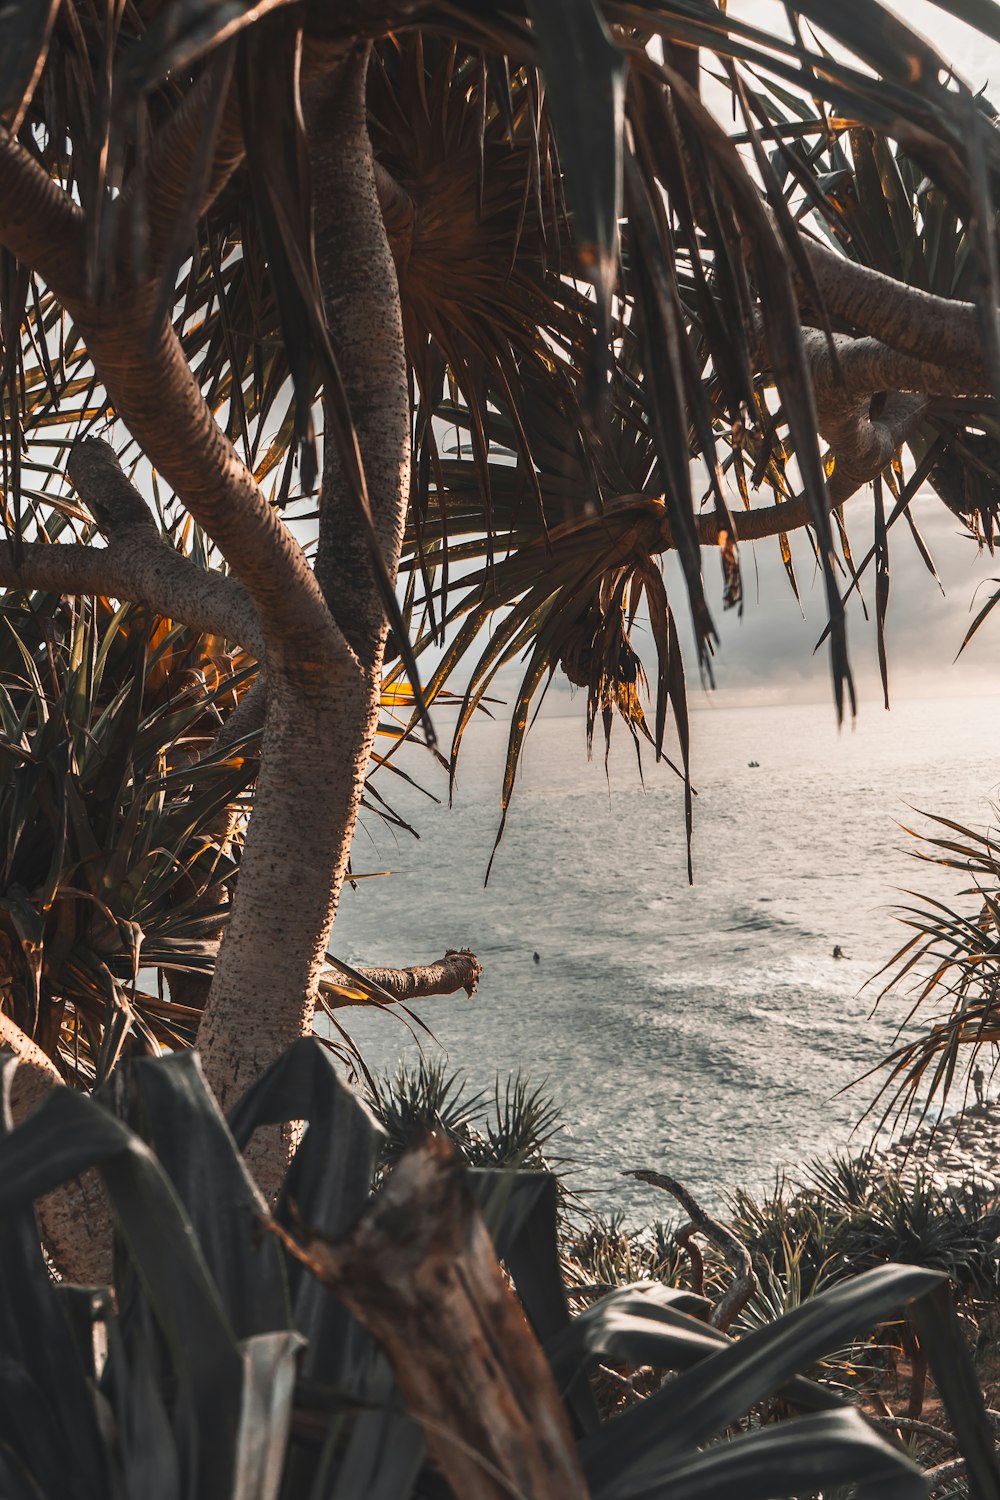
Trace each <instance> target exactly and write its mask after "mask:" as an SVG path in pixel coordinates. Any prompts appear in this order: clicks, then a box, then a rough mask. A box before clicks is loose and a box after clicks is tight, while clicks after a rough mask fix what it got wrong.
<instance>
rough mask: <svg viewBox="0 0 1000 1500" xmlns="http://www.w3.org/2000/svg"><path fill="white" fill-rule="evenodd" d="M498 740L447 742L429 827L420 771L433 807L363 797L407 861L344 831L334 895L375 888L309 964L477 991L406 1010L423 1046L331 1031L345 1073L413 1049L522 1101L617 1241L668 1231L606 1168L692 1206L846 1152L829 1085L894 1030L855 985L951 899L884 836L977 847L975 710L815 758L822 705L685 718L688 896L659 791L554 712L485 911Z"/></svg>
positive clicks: (902, 846)
mask: <svg viewBox="0 0 1000 1500" xmlns="http://www.w3.org/2000/svg"><path fill="white" fill-rule="evenodd" d="M441 730H442V733H443V736H444V737H447V735H448V729H447V725H445V724H442V726H441ZM507 732H508V729H507V725H506V724H503V723H498V722H493V723H490V722H483V723H481V724H478V725H477V726H476V727H474V728H473V729H471V730H470V731H469V733H468V736H467V742H466V745H465V747H464V750H463V757H464V759H463V762H462V763H461V765H460V772H459V779H458V785H457V788H456V793H455V799H454V804H453V806H451V807H450V808H449V807H448V806H447V800H446V786H445V782H444V778H443V776H442V775H441V774H440V773H436V772H435V770H434V768H433V766H432V765H431V763H430V760H429V757H428V756H427V755H426V754H423V755H422V756H420V757H416V756H414V755H410V757H409V758H408V759H407V760H406V761H405V762H403V764H404V765H405V767H406V769H407V770H408V771H409V772H410V773H411V774H413V775H415V776H418V777H420V778H421V779H422V781H423V782H424V784H425V785H426V786H427V787H429V788H430V789H431V790H433V791H435V792H436V793H438V794H439V795H442V796H444V798H445V801H444V802H443V803H442V804H436V803H434V802H432V801H430V800H428V799H427V798H426V797H425V796H423V795H422V794H420V793H418V792H415V791H414V790H413V789H412V788H410V787H409V786H407V785H406V784H405V783H404V782H403V781H402V780H401V779H400V778H397V777H393V776H387V775H385V774H383V775H382V776H381V777H380V779H379V781H378V782H377V783H376V784H377V786H378V788H379V790H380V792H381V793H382V794H383V795H384V796H386V797H387V798H389V799H390V800H391V802H392V804H393V806H394V807H395V808H396V810H397V811H398V812H399V813H400V814H402V815H403V816H404V817H405V818H407V819H408V820H409V821H411V822H412V823H413V824H414V826H415V827H417V828H418V830H419V832H420V839H419V841H417V840H414V839H413V838H411V837H409V836H408V835H406V834H401V833H394V832H393V831H391V830H389V829H388V828H387V827H386V826H385V825H384V824H383V823H381V822H380V820H379V819H377V818H376V817H373V816H372V815H370V814H369V815H367V816H366V817H365V819H364V827H363V830H362V831H360V832H359V835H358V837H357V839H356V840H355V845H354V868H355V871H356V872H357V873H358V874H367V873H374V872H379V871H385V870H391V871H393V872H394V873H392V874H391V875H389V876H386V877H385V878H373V879H365V880H361V881H359V882H358V885H357V888H356V889H354V890H346V891H345V893H344V896H343V899H342V904H341V910H340V914H339V916H338V918H337V923H336V927H335V929H334V936H333V943H332V948H333V951H334V952H335V953H338V954H339V955H341V956H342V957H344V958H345V959H347V960H348V962H351V963H369V964H375V963H378V964H390V965H404V964H411V963H419V962H427V961H430V960H432V959H435V958H438V957H440V956H441V955H442V954H443V953H444V952H445V950H446V949H448V948H457V947H471V948H473V949H474V950H475V952H476V953H477V954H478V955H479V957H480V959H481V960H482V962H483V965H484V969H485V972H484V976H483V980H482V983H481V986H480V988H479V992H478V993H477V995H476V996H475V998H474V999H472V1000H469V999H467V998H466V997H465V996H464V994H459V995H458V996H452V997H449V998H434V999H427V1000H424V1001H422V1002H419V1004H418V1005H417V1006H416V1007H415V1009H416V1011H417V1013H418V1014H419V1016H420V1018H421V1020H422V1021H423V1022H424V1023H425V1025H426V1026H427V1027H429V1028H430V1030H431V1032H432V1033H433V1036H428V1035H427V1034H426V1033H425V1032H422V1031H420V1030H419V1029H418V1030H417V1031H416V1032H415V1034H414V1033H411V1031H410V1030H408V1029H407V1027H406V1026H405V1025H404V1024H403V1022H402V1021H400V1020H398V1019H395V1018H394V1017H392V1016H389V1015H385V1014H372V1013H369V1012H367V1011H365V1012H363V1011H361V1010H358V1009H351V1010H348V1011H344V1012H342V1013H341V1014H342V1016H343V1018H344V1021H345V1023H346V1024H347V1026H348V1027H349V1029H350V1030H351V1032H352V1034H353V1036H354V1037H355V1039H356V1040H357V1042H358V1043H359V1044H360V1046H361V1048H362V1050H363V1053H364V1055H365V1057H366V1059H367V1061H368V1064H369V1065H370V1066H371V1067H372V1068H373V1069H376V1070H386V1069H389V1070H392V1069H394V1068H395V1067H396V1065H397V1064H398V1062H399V1061H400V1059H403V1058H406V1059H410V1060H413V1059H415V1058H416V1057H417V1056H418V1050H419V1049H420V1048H423V1049H424V1051H425V1052H426V1053H427V1054H428V1055H430V1056H440V1055H441V1054H442V1053H443V1054H444V1055H445V1056H446V1058H447V1061H448V1064H449V1066H451V1067H453V1068H454V1069H455V1070H457V1071H459V1072H461V1073H463V1074H464V1075H466V1076H467V1078H468V1080H469V1082H470V1085H471V1086H472V1087H474V1088H485V1089H487V1090H488V1091H489V1092H490V1093H492V1090H493V1084H494V1079H495V1076H496V1074H497V1073H498V1072H499V1073H500V1074H501V1075H502V1076H504V1077H506V1076H507V1075H508V1074H510V1073H512V1072H517V1071H518V1070H521V1071H523V1072H524V1073H525V1074H526V1075H527V1076H528V1077H529V1078H530V1079H531V1080H533V1081H536V1082H543V1081H544V1082H545V1084H546V1086H547V1088H548V1090H549V1091H550V1092H551V1093H552V1095H553V1096H554V1097H555V1099H556V1100H557V1101H558V1103H559V1105H560V1107H561V1111H562V1119H563V1126H564V1128H563V1132H562V1137H561V1140H560V1151H561V1154H563V1155H565V1156H567V1157H569V1158H571V1159H572V1162H573V1176H572V1179H571V1180H572V1182H573V1184H574V1186H575V1187H576V1188H577V1190H578V1191H582V1192H584V1193H586V1194H587V1195H588V1197H589V1199H590V1200H591V1201H592V1202H593V1204H594V1205H595V1206H596V1207H598V1208H600V1209H603V1210H605V1211H613V1210H614V1209H616V1208H620V1209H623V1210H624V1211H625V1213H626V1216H627V1217H628V1219H629V1220H630V1221H633V1222H637V1223H638V1222H644V1221H645V1220H648V1219H650V1218H653V1217H658V1216H666V1217H670V1216H672V1205H670V1204H669V1203H668V1201H666V1200H665V1199H664V1198H663V1195H662V1194H657V1193H656V1192H655V1191H653V1190H652V1189H649V1188H646V1187H644V1186H641V1185H639V1184H636V1183H629V1182H627V1181H625V1180H624V1179H623V1178H622V1177H621V1175H620V1174H621V1172H622V1171H623V1170H624V1169H627V1168H630V1167H654V1168H659V1169H661V1170H664V1171H668V1172H670V1173H671V1174H673V1175H674V1176H675V1177H678V1178H680V1179H681V1180H682V1181H683V1182H684V1183H686V1184H687V1186H688V1187H689V1188H690V1189H691V1190H692V1191H694V1192H695V1193H696V1194H699V1195H701V1196H702V1197H703V1198H704V1199H705V1201H706V1202H707V1203H710V1204H715V1205H718V1204H719V1203H720V1202H721V1201H722V1199H723V1195H724V1194H725V1192H726V1190H727V1189H731V1188H733V1187H735V1186H738V1185H744V1186H748V1187H751V1188H756V1189H759V1188H763V1187H766V1186H767V1185H768V1184H770V1183H771V1182H773V1180H774V1178H775V1174H776V1173H779V1172H782V1171H790V1172H791V1173H792V1175H794V1171H795V1169H796V1167H797V1166H799V1165H800V1164H801V1163H802V1162H803V1161H804V1160H806V1159H808V1158H810V1157H814V1156H817V1155H822V1154H825V1153H828V1152H830V1151H832V1150H834V1149H837V1148H841V1147H844V1146H846V1145H848V1144H851V1145H853V1146H855V1147H858V1148H860V1147H861V1146H863V1145H865V1144H867V1143H868V1142H869V1141H870V1139H871V1125H870V1123H869V1124H867V1125H861V1126H859V1120H860V1119H861V1117H862V1115H863V1112H864V1110H865V1107H866V1105H868V1104H869V1103H870V1102H871V1099H872V1097H873V1094H874V1091H875V1085H874V1084H873V1082H872V1081H871V1080H868V1081H867V1082H864V1083H861V1084H857V1085H856V1086H855V1087H853V1088H852V1087H849V1086H850V1085H851V1084H852V1083H854V1082H855V1080H857V1079H858V1078H859V1077H860V1076H861V1075H862V1074H864V1073H865V1072H866V1071H867V1070H868V1069H870V1068H872V1067H874V1065H875V1064H876V1063H877V1062H878V1060H879V1059H880V1057H882V1056H883V1055H884V1054H885V1053H886V1052H887V1051H888V1050H889V1048H890V1047H891V1045H892V1043H893V1040H894V1038H895V1036H896V1031H897V1027H898V1025H899V1023H900V1021H901V1020H902V1018H903V1016H904V1015H905V1010H906V1007H905V1005H904V1004H903V1003H902V1000H901V999H896V1000H892V999H890V1000H887V1001H884V1002H883V1003H882V1004H881V1005H880V1007H879V1008H878V1010H877V1011H876V1012H875V1014H874V1015H873V1014H872V1007H873V1004H874V1000H875V997H876V994H877V992H878V989H879V988H880V986H879V985H878V984H875V985H871V984H868V985H867V986H866V981H869V980H870V979H871V977H872V976H873V975H874V974H875V973H876V971H877V970H878V969H879V968H880V967H881V966H882V965H884V964H885V963H886V962H887V961H888V960H889V959H890V958H891V957H892V955H893V953H894V952H895V951H896V949H897V948H898V947H899V946H900V945H901V943H902V942H903V940H904V938H905V935H906V933H905V929H904V928H903V927H902V926H901V925H900V924H899V922H898V920H897V919H896V918H895V917H894V914H893V908H894V905H896V904H897V903H899V902H901V901H903V900H905V899H907V898H906V897H905V896H904V895H902V894H901V892H902V890H903V889H904V888H907V887H910V888H913V889H919V890H927V891H931V892H934V893H936V894H938V895H941V896H944V897H948V896H950V895H951V894H953V893H954V892H956V891H957V890H958V889H960V887H961V885H962V883H963V882H962V881H961V879H960V877H959V876H957V875H956V874H955V873H954V872H940V871H937V870H935V869H933V868H932V867H930V866H927V865H924V864H921V863H918V862H917V861H916V860H915V859H914V858H913V857H912V854H911V853H910V850H911V849H912V847H913V846H914V841H913V840H912V839H911V838H909V837H907V835H906V833H905V832H903V830H902V829H901V827H900V826H899V825H900V823H904V824H906V825H908V826H910V827H920V826H926V824H925V822H924V821H923V820H921V818H920V816H919V812H918V811H916V810H917V809H919V810H923V811H925V812H936V813H940V814H944V815H946V816H948V817H951V818H954V819H956V820H957V821H959V822H963V823H968V824H971V825H975V826H977V827H980V826H983V825H985V824H986V823H988V822H989V821H990V814H991V806H990V799H991V797H993V798H995V797H996V796H997V783H998V781H1000V695H994V696H990V697H981V698H977V699H968V700H966V699H948V700H944V701H940V702H936V701H910V702H903V703H900V704H898V705H896V706H894V708H893V710H892V712H891V713H889V714H886V713H884V712H882V711H881V710H880V709H879V708H876V707H875V706H873V705H870V704H869V705H868V706H866V707H865V708H864V710H863V712H862V714H861V716H860V718H859V720H858V721H857V724H856V727H855V728H853V729H851V728H845V729H844V730H842V731H840V732H839V733H838V731H837V727H836V723H835V719H834V714H833V710H832V708H831V707H830V706H829V705H827V704H818V705H796V706H792V707H769V708H724V707H712V708H709V707H706V708H703V709H701V710H699V711H696V712H695V713H694V714H693V715H692V765H693V779H694V782H695V786H696V788H697V792H698V795H697V797H696V798H695V804H694V849H693V854H694V884H693V886H689V884H688V881H687V868H686V853H685V838H684V816H683V799H682V794H681V786H680V783H679V781H678V780H677V778H676V777H675V776H674V775H673V773H672V772H671V771H670V770H669V769H668V768H667V767H665V766H663V765H662V764H661V765H660V766H656V765H654V764H653V762H652V759H651V758H650V757H648V756H647V757H644V784H643V782H641V781H640V779H639V776H638V773H637V770H636V763H635V756H634V753H633V752H632V750H631V747H630V742H629V741H628V740H627V737H626V736H625V735H622V734H620V735H618V736H617V740H618V743H617V746H616V747H613V750H612V755H611V760H610V774H609V776H607V777H606V775H605V769H604V764H603V746H602V747H601V749H600V751H598V750H597V749H595V755H594V759H593V761H592V762H588V760H587V756H586V745H585V737H584V727H583V721H582V712H581V711H580V707H579V706H573V707H572V712H571V716H568V717H561V718H560V717H552V718H543V719H540V720H539V721H538V723H537V724H536V725H535V726H534V728H533V730H532V731H531V733H530V734H529V736H528V742H527V749H526V753H525V757H524V766H523V773H522V774H521V776H520V777H519V779H518V783H517V786H516V789H515V794H514V798H513V802H512V806H511V811H510V816H509V819H508V825H507V831H506V833H505V836H504V838H503V841H502V843H501V844H500V848H499V851H498V853H497V856H496V859H495V861H494V865H493V870H492V873H491V876H490V880H489V884H488V885H487V886H485V887H484V883H483V882H484V877H485V873H486V867H487V864H488V861H489V857H490V852H491V850H492V847H493V840H494V835H495V832H496V827H497V822H498V817H499V810H500V786H501V777H502V767H503V760H504V754H505V749H506V739H507ZM752 761H756V762H758V763H759V764H758V765H757V766H751V764H750V762H752ZM965 883H967V882H965ZM835 946H839V947H840V948H841V950H842V952H843V953H844V954H845V955H847V956H846V957H845V958H843V959H835V958H834V957H833V950H834V947H835ZM535 953H537V954H538V955H539V962H537V963H536V962H535V961H534V958H533V955H534V954H535ZM845 1090H846V1092H844V1091H845ZM852 1132H853V1133H852Z"/></svg>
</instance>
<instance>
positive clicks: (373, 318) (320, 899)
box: [198, 51, 410, 1197]
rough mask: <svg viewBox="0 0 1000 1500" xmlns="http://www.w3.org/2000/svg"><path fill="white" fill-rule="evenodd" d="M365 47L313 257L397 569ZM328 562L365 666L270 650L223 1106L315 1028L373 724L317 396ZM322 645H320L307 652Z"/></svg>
mask: <svg viewBox="0 0 1000 1500" xmlns="http://www.w3.org/2000/svg"><path fill="white" fill-rule="evenodd" d="M367 61H368V54H367V51H365V52H364V53H359V54H357V55H356V56H354V57H352V58H351V59H349V60H348V61H347V62H345V63H344V64H343V65H342V66H341V67H340V68H338V69H337V70H336V71H335V72H334V73H333V74H332V75H331V76H330V78H329V79H327V80H325V81H324V83H323V84H322V86H321V92H320V93H319V94H318V95H317V96H316V97H315V99H313V100H312V101H310V105H311V107H310V134H311V144H310V160H311V163H312V167H313V174H314V185H313V192H314V201H315V205H316V237H317V261H318V266H319V271H320V280H321V284H322V288H323V294H324V303H325V307H326V314H327V322H328V325H329V329H330V334H331V340H332V343H333V347H334V350H335V351H336V354H337V358H338V360H339V362H340V366H341V370H342V372H343V376H344V382H345V385H346V387H347V390H348V395H349V398H350V402H351V409H352V413H353V415H354V419H355V424H356V430H357V435H358V440H359V445H360V449H361V456H362V461H363V463H364V467H365V473H366V477H367V481H368V487H369V494H370V500H371V509H372V515H373V519H374V522H375V530H376V535H377V537H378V540H379V544H380V545H381V546H382V548H383V553H384V556H385V560H386V563H387V565H388V567H389V571H390V573H391V576H392V577H393V578H395V575H396V569H397V567H398V562H399V548H400V545H401V540H402V533H403V526H404V522H405V518H406V506H407V501H408V497H409V466H410V420H409V402H408V390H407V380H406V360H405V353H404V348H403V330H402V316H401V312H400V307H399V292H398V287H397V283H396V274H395V267H394V265H393V261H392V256H391V254H390V252H389V246H388V241H387V239H386V234H385V227H384V225H383V222H382V216H381V211H380V209H379V203H378V196H377V192H376V189H375V176H374V169H373V164H372V153H371V144H370V141H369V139H368V131H367V125H366V122H365V104H364V100H365V77H366V72H367ZM325 408H326V409H325V415H326V431H327V434H328V436H327V439H326V442H325V451H324V466H323V483H322V490H321V495H320V513H321V521H320V526H321V543H320V551H321V557H322V563H323V565H322V567H321V568H318V570H317V571H318V576H319V581H320V584H321V587H322V589H323V593H324V595H325V597H326V599H327V602H328V605H329V607H330V610H331V613H332V614H333V616H334V618H335V619H336V621H337V623H338V625H339V626H340V628H341V630H342V631H343V634H344V635H345V636H346V637H347V639H348V641H349V642H350V643H351V645H352V646H353V647H354V650H355V652H356V654H357V659H358V663H359V665H360V670H358V671H356V672H353V673H345V672H344V671H343V670H340V671H338V670H337V664H336V662H331V663H330V664H329V665H330V670H329V671H325V670H324V664H323V662H322V660H320V661H319V662H316V661H315V660H314V661H313V662H312V663H310V664H308V665H307V666H306V669H305V670H302V671H300V670H298V669H297V666H296V663H295V662H294V661H290V660H288V659H287V658H286V657H282V656H279V655H277V654H270V653H269V655H268V658H267V661H266V670H267V693H268V707H267V719H266V722H265V729H264V741H263V746H262V750H261V766H260V776H259V779H258V783H257V790H256V795H255V798H254V808H253V813H252V815H251V818H250V824H249V828H248V832H247V839H246V845H245V848H244V853H243V859H242V862H241V865H240V874H239V879H238V882H237V890H236V896H235V900H234V902H233V909H232V915H231V917H230V921H229V926H228V928H227V931H226V935H225V938H224V939H223V942H222V946H221V948H220V951H219V957H218V961H217V964H216V971H215V977H214V979H213V981H212V987H211V991H210V994H209V999H208V1005H207V1007H206V1011H205V1015H204V1018H203V1020H202V1023H201V1027H200V1029H199V1032H198V1047H199V1050H200V1052H201V1057H202V1064H203V1066H204V1069H205V1074H206V1077H207V1078H208V1080H209V1083H210V1084H211V1085H212V1088H213V1089H214V1090H215V1092H216V1095H217V1096H218V1098H219V1101H220V1103H221V1104H222V1106H223V1108H228V1107H229V1106H231V1105H232V1103H233V1102H234V1101H235V1099H236V1098H237V1097H238V1096H239V1095H240V1094H241V1093H242V1092H243V1091H244V1090H245V1089H247V1088H248V1087H249V1086H250V1084H251V1083H253V1081H254V1080H255V1079H256V1078H257V1077H258V1076H259V1075H260V1073H261V1071H262V1070H263V1069H264V1068H266V1067H267V1066H268V1064H269V1063H271V1062H273V1061H274V1059H275V1058H276V1057H278V1056H279V1055H280V1053H281V1052H283V1051H284V1050H285V1048H287V1047H288V1046H290V1045H291V1043H292V1042H294V1041H295V1040H296V1039H297V1038H298V1037H300V1036H302V1035H304V1034H306V1033H308V1032H309V1031H310V1030H311V1028H312V1021H313V1010H314V1006H315V995H316V988H317V983H318V980H319V976H320V972H321V970H322V968H323V966H324V962H325V955H326V948H327V943H328V941H329V936H330V929H331V927H332V924H333V919H334V914H335V912H336V908H337V900H338V897H339V895H340V889H341V885H342V883H343V879H344V875H345V873H346V870H347V861H348V856H349V854H350V848H351V841H352V838H353V834H354V826H355V821H356V818H357V812H358V806H359V804H360V801H361V793H362V789H363V786H364V778H365V773H366V770H367V766H368V757H369V753H370V750H371V745H372V740H373V738H374V734H375V728H376V723H377V716H378V708H379V693H380V685H381V667H382V652H383V647H384V642H385V632H386V622H385V615H384V610H383V608H382V604H381V602H380V599H379V595H378V588H377V583H376V580H375V574H374V570H373V566H372V562H371V557H370V553H369V550H368V547H369V543H368V540H367V536H366V533H365V530H364V526H363V523H362V517H361V513H360V509H359V507H358V504H357V501H356V500H355V498H354V496H353V494H352V493H351V491H350V490H349V488H348V486H347V484H346V483H345V481H344V477H343V472H342V468H341V465H340V461H339V458H338V455H337V452H336V448H335V445H334V443H333V442H332V440H331V439H330V437H329V434H330V432H331V431H332V420H331V415H330V408H329V403H325ZM310 655H312V653H310ZM293 1147H294V1131H292V1130H285V1131H284V1132H283V1134H282V1135H281V1137H280V1139H279V1137H278V1132H277V1131H276V1130H275V1131H272V1132H270V1133H267V1132H263V1133H261V1135H260V1136H259V1137H258V1138H256V1139H255V1141H254V1142H252V1143H251V1146H250V1148H249V1150H248V1153H247V1157H248V1161H249V1162H250V1165H251V1170H253V1171H254V1172H255V1174H256V1176H257V1179H258V1182H259V1183H260V1186H261V1188H262V1190H263V1191H264V1193H265V1194H267V1195H270V1196H272V1197H273V1196H274V1195H275V1194H276V1192H277V1190H278V1187H279V1186H280V1183H281V1180H282V1177H283V1175H284V1172H285V1169H286V1166H287V1163H288V1160H289V1156H290V1152H291V1150H292V1149H293Z"/></svg>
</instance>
